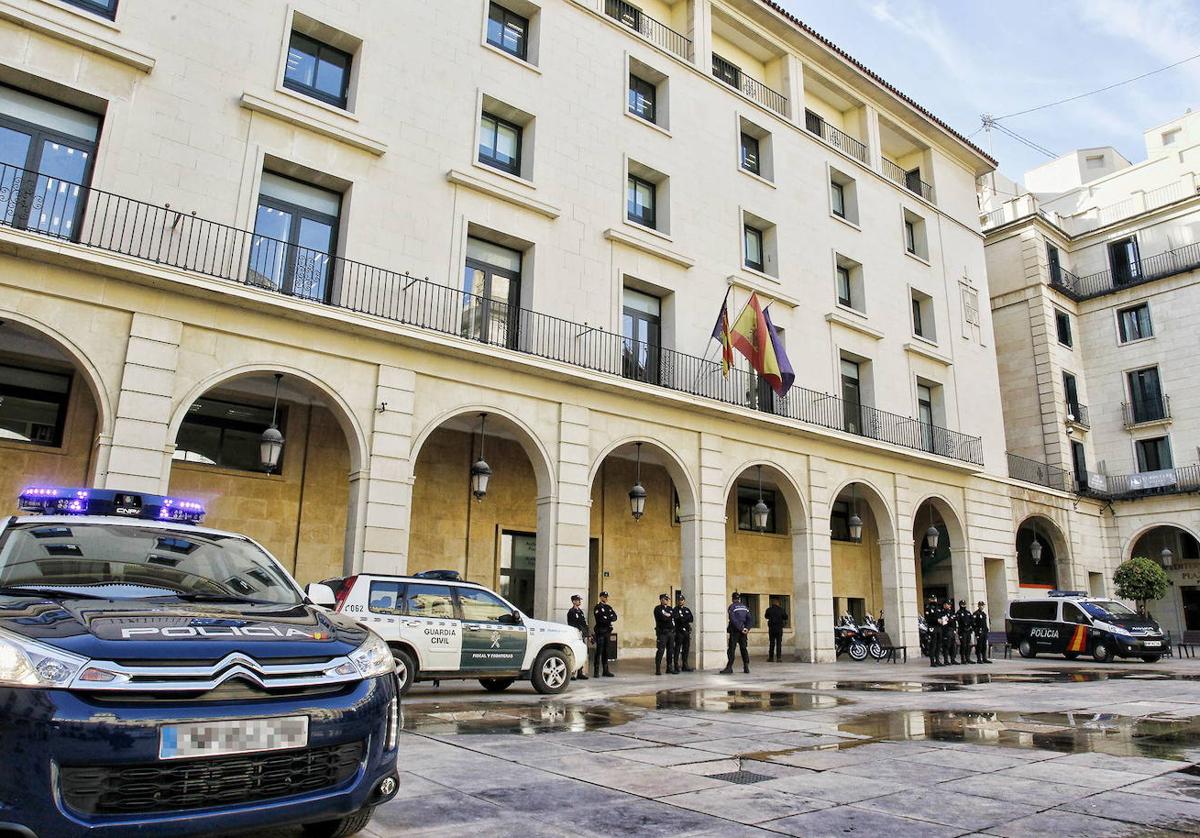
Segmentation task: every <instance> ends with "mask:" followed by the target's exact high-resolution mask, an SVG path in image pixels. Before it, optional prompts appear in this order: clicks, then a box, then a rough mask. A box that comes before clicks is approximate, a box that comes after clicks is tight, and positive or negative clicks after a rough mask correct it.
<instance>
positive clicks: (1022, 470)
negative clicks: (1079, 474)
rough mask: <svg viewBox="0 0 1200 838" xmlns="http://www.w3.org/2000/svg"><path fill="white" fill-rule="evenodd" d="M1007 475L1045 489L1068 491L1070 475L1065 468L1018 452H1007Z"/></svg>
mask: <svg viewBox="0 0 1200 838" xmlns="http://www.w3.org/2000/svg"><path fill="white" fill-rule="evenodd" d="M1008 476H1009V477H1011V478H1012V479H1013V480H1020V481H1022V482H1024V483H1033V484H1035V485H1038V486H1045V487H1046V488H1047V489H1057V490H1058V491H1060V492H1065V491H1068V489H1069V487H1070V480H1071V475H1070V472H1068V471H1067V470H1066V469H1064V468H1061V467H1059V466H1052V465H1050V464H1049V463H1043V462H1040V461H1039V460H1031V459H1030V458H1028V457H1022V456H1020V455H1019V454H1012V453H1009V454H1008Z"/></svg>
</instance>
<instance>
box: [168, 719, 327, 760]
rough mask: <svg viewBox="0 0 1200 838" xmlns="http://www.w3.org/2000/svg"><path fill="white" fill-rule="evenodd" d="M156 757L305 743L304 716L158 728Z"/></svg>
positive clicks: (270, 748) (276, 748)
mask: <svg viewBox="0 0 1200 838" xmlns="http://www.w3.org/2000/svg"><path fill="white" fill-rule="evenodd" d="M159 731H160V732H159V740H158V758H159V759H184V758H186V757H215V756H220V755H221V754H241V753H247V752H250V751H279V750H283V749H285V748H303V747H304V746H305V745H307V744H308V716H276V717H275V718H271V719H232V720H230V721H221V722H190V723H188V724H179V725H163V726H162V727H161V728H159Z"/></svg>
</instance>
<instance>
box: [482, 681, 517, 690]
mask: <svg viewBox="0 0 1200 838" xmlns="http://www.w3.org/2000/svg"><path fill="white" fill-rule="evenodd" d="M516 680H517V679H516V678H480V679H479V683H480V684H482V685H483V688H484V689H485V690H487V691H488V692H490V693H502V692H504V691H505V690H507V689H508V688H509V687H511V686H512V685H513V681H516Z"/></svg>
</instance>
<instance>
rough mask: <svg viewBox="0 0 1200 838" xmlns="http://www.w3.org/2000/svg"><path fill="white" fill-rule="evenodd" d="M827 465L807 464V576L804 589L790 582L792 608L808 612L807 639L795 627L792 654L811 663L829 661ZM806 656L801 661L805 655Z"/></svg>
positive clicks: (830, 600) (830, 563)
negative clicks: (809, 523)
mask: <svg viewBox="0 0 1200 838" xmlns="http://www.w3.org/2000/svg"><path fill="white" fill-rule="evenodd" d="M826 468H827V463H826V461H825V459H824V458H822V457H811V458H809V461H808V503H809V506H810V507H811V509H812V529H811V530H810V531H809V535H808V549H809V551H810V554H811V557H810V559H809V575H808V579H807V585H803V584H802V583H801V580H802V579H803V577H802V576H801V575H800V574H799V573H797V574H796V575H795V577H794V579H793V585H794V587H795V591H796V593H795V596H794V598H793V602H794V603H795V604H793V606H792V607H793V608H794V609H797V610H798V609H799V607H800V606H799V603H801V602H804V603H805V605H806V607H807V610H808V612H809V616H808V620H807V624H808V625H807V631H808V636H807V638H803V639H802V638H801V636H800V631H801V629H802V626H801V625H800V624H797V625H796V652H797V654H798V655H800V656H801V659H802V660H808V661H810V662H812V663H830V662H832V661H833V659H834V656H833V622H834V618H835V615H834V613H833V548H832V546H831V544H830V538H829V507H830V498H829V481H828V472H827V471H826ZM806 654H807V655H808V657H807V658H805V657H804V656H805V655H806Z"/></svg>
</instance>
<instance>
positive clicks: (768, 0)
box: [759, 0, 999, 168]
mask: <svg viewBox="0 0 1200 838" xmlns="http://www.w3.org/2000/svg"><path fill="white" fill-rule="evenodd" d="M759 2H760V3H762V4H763V5H764V6H767V7H768V8H770V9H772V10H774V11H775V12H777V13H778V14H780V15H781V16H783V17H784V18H785V19H786V20H788V21H789V22H790V23H792V24H793V25H794V26H796V27H797V28H798V29H800V31H801V32H803V33H804V34H806V35H808V36H809V37H811V38H813V39H815V40H816V41H818V42H819V43H821V44H822V45H824V46H826V47H828V48H829V49H830V50H832V51H833V52H834V53H836V54H837V55H839V56H840V57H842V58H843V59H845V60H846V61H847V62H849V63H850V64H851V65H852V66H854V67H855V68H856V69H858V70H860V71H861V72H862V73H863V74H865V75H866V76H867V77H868V78H870V79H871V80H872V81H874V82H876V83H878V84H879V85H881V86H882V87H883V88H884V89H885V90H887V91H888V92H890V93H891V94H892V95H894V96H896V97H897V98H898V99H900V100H901V101H902V102H904V103H905V104H907V105H909V106H910V107H912V108H914V109H915V110H916V111H917V112H918V113H920V114H922V115H923V116H925V117H927V118H928V119H929V120H930V121H932V122H933V123H934V124H935V125H937V126H938V127H939V128H941V129H942V130H944V131H945V132H946V133H948V134H950V136H952V137H954V139H956V140H958V141H959V142H960V143H962V144H963V145H965V146H966V147H967V148H969V149H970V150H971V151H973V152H975V153H976V154H978V155H979V156H980V157H981V158H983V159H984V160H986V161H987V162H988V163H990V164H991V165H992V168H995V167H997V166H998V165H999V164H998V163H997V162H996V158H994V157H992V156H991V155H990V154H988V153H987V152H986V151H984V150H983V149H982V148H980V147H979V146H977V145H975V143H973V142H971V141H970V140H968V139H967V138H966V137H964V136H963V135H962V134H960V133H959V132H958V131H955V130H954V129H953V128H951V127H950V126H949V125H947V124H946V123H945V122H943V121H942V120H941V119H939V118H938V117H937V116H935V115H934V114H933V113H932V112H931V111H929V110H928V109H927V108H925V107H924V106H922V105H920V104H918V103H917V101H916V100H915V99H913V98H912V97H911V96H909V95H908V94H906V93H904V92H902V91H901V90H900V89H899V88H897V87H895V86H894V85H892V84H891V83H890V82H888V81H887V80H886V79H884V78H883V77H882V76H880V75H879V74H878V73H876V72H875V71H874V70H872V69H871V68H869V67H868V66H867V65H865V64H863V63H862V62H861V61H859V60H858V59H857V58H855V57H854V56H852V55H851V54H850V53H848V52H846V51H845V50H844V49H842V48H841V47H839V46H838V45H837V44H835V43H834V42H833V41H831V40H829V39H828V38H826V37H825V36H824V35H822V34H821V33H820V32H818V31H817V30H815V29H813V28H812V27H811V26H809V25H808V24H807V23H805V22H804V21H802V20H800V18H798V17H796V16H795V15H793V14H792V13H791V12H789V11H788V10H787V9H785V8H783V7H782V6H780V5H779V4H778V3H776V2H774V0H759Z"/></svg>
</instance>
